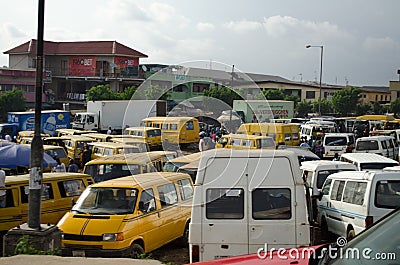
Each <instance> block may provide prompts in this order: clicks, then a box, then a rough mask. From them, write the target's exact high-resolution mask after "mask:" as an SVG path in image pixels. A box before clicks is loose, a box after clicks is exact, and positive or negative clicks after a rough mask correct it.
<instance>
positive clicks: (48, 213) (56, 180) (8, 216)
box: [0, 172, 93, 239]
mask: <svg viewBox="0 0 400 265" xmlns="http://www.w3.org/2000/svg"><path fill="white" fill-rule="evenodd" d="M29 179H30V175H29V174H25V175H16V176H6V181H5V188H0V189H1V190H5V191H6V207H5V208H0V234H2V235H4V234H5V233H6V232H7V231H8V230H9V229H11V228H13V227H16V226H18V225H20V224H22V223H26V222H27V221H28V209H29V207H28V197H29ZM90 184H93V179H92V177H91V176H90V175H86V174H82V173H65V172H59V173H43V178H42V195H41V215H40V220H41V222H42V223H49V224H57V222H58V221H59V220H60V219H61V217H63V215H64V214H65V213H66V212H68V211H69V210H70V209H71V207H72V203H71V200H72V199H74V200H77V199H78V197H79V195H80V194H81V193H82V192H83V191H84V190H85V188H86V187H88V186H89V185H90ZM0 239H1V238H0Z"/></svg>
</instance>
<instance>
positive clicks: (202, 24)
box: [196, 22, 215, 31]
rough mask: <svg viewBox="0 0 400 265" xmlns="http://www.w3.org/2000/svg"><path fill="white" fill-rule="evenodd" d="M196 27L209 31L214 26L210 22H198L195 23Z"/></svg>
mask: <svg viewBox="0 0 400 265" xmlns="http://www.w3.org/2000/svg"><path fill="white" fill-rule="evenodd" d="M196 28H197V29H198V30H200V31H211V30H214V29H215V26H214V25H213V24H211V23H207V22H199V23H197V25H196Z"/></svg>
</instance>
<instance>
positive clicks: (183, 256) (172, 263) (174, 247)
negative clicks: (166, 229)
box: [149, 242, 189, 265]
mask: <svg viewBox="0 0 400 265" xmlns="http://www.w3.org/2000/svg"><path fill="white" fill-rule="evenodd" d="M149 256H150V257H151V258H152V259H156V260H159V261H161V262H162V263H164V264H169V265H182V264H188V263H189V249H188V247H182V246H180V245H179V244H177V243H175V242H172V243H169V244H167V245H165V246H163V247H161V248H159V249H157V250H155V251H153V252H151V253H150V254H149Z"/></svg>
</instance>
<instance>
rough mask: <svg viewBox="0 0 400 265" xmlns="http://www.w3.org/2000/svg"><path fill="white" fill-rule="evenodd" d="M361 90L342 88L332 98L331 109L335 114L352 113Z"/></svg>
mask: <svg viewBox="0 0 400 265" xmlns="http://www.w3.org/2000/svg"><path fill="white" fill-rule="evenodd" d="M360 93H361V89H360V88H358V87H349V88H343V89H341V90H339V91H336V92H335V93H334V94H333V96H332V104H333V108H334V109H335V111H336V112H338V113H340V114H342V115H347V114H350V113H354V112H355V110H356V107H357V104H358V101H359V99H360Z"/></svg>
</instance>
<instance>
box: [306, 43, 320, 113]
mask: <svg viewBox="0 0 400 265" xmlns="http://www.w3.org/2000/svg"><path fill="white" fill-rule="evenodd" d="M312 47H316V48H320V49H321V65H320V70H319V99H318V114H319V116H321V98H322V58H323V55H324V46H323V45H307V46H306V48H307V49H308V48H312Z"/></svg>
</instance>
